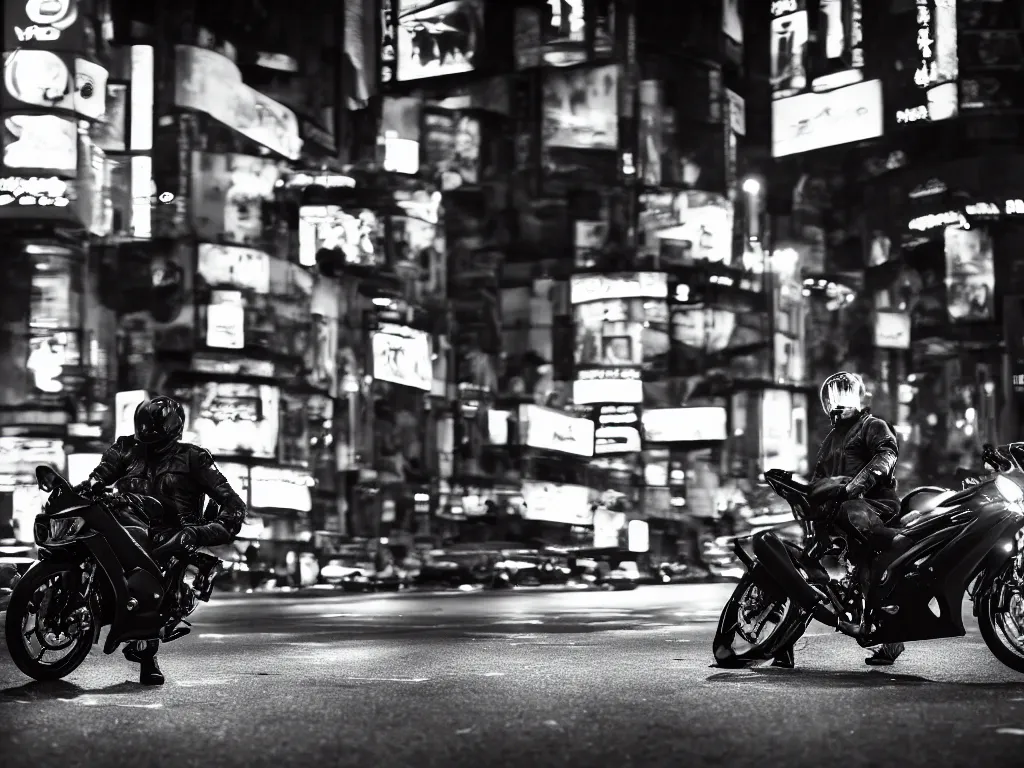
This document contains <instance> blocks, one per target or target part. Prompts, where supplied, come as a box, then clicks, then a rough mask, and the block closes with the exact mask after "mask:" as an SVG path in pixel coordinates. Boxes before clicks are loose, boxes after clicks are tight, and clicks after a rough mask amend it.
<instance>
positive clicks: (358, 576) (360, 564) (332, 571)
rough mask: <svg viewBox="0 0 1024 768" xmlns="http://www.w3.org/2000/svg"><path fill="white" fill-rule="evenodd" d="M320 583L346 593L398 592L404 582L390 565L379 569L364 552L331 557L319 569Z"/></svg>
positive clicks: (367, 553)
mask: <svg viewBox="0 0 1024 768" xmlns="http://www.w3.org/2000/svg"><path fill="white" fill-rule="evenodd" d="M320 580H321V581H323V582H324V583H326V584H331V585H334V586H339V587H341V588H342V589H343V590H345V591H346V592H379V591H397V590H399V589H401V588H402V586H403V584H404V581H405V579H404V577H403V573H402V571H401V570H400V569H398V568H396V567H395V566H394V565H393V564H389V565H387V566H385V567H384V568H383V569H381V570H378V569H377V566H376V563H375V562H374V557H373V554H372V553H370V552H368V551H365V550H363V551H358V552H349V553H344V554H341V555H337V556H335V557H332V558H330V559H329V560H328V561H327V563H326V564H325V565H323V566H322V567H321V568H320Z"/></svg>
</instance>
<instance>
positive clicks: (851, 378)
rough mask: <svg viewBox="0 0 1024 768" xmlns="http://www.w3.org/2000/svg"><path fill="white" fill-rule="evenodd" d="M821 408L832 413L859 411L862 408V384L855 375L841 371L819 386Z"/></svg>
mask: <svg viewBox="0 0 1024 768" xmlns="http://www.w3.org/2000/svg"><path fill="white" fill-rule="evenodd" d="M820 397H821V408H822V410H823V411H825V413H827V414H831V413H832V412H833V411H837V410H839V411H844V412H849V411H859V410H861V409H863V408H864V382H863V380H862V379H861V378H860V376H858V375H857V374H855V373H847V372H846V371H842V372H840V373H835V374H832V375H831V376H829V377H828V378H827V379H825V383H824V384H822V385H821V392H820Z"/></svg>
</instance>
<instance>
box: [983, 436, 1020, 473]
mask: <svg viewBox="0 0 1024 768" xmlns="http://www.w3.org/2000/svg"><path fill="white" fill-rule="evenodd" d="M981 460H982V462H983V463H984V464H987V465H988V466H990V467H992V468H993V469H994V470H996V471H997V472H1009V471H1011V470H1012V469H1014V468H1015V467H1016V463H1015V462H1014V461H1013V459H1012V458H1011V457H1010V456H1008V455H1007V454H1006V453H1004V452H1003V451H1002V448H1001V446H998V447H997V446H994V445H992V444H991V443H986V444H985V445H984V446H983V447H982V449H981Z"/></svg>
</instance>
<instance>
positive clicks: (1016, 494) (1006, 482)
mask: <svg viewBox="0 0 1024 768" xmlns="http://www.w3.org/2000/svg"><path fill="white" fill-rule="evenodd" d="M995 484H996V490H997V491H999V495H1000V496H1002V497H1003V498H1004V499H1006V501H1007V502H1008V503H1010V504H1016V503H1018V502H1020V501H1021V500H1022V499H1024V491H1022V490H1021V488H1020V486H1019V485H1017V484H1016V483H1015V482H1013V480H1011V479H1010V478H1008V477H1006V476H1005V475H998V476H996V479H995Z"/></svg>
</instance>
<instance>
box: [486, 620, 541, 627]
mask: <svg viewBox="0 0 1024 768" xmlns="http://www.w3.org/2000/svg"><path fill="white" fill-rule="evenodd" d="M543 623H544V622H543V621H541V620H540V619H498V621H492V622H491V626H498V625H500V624H543Z"/></svg>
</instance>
